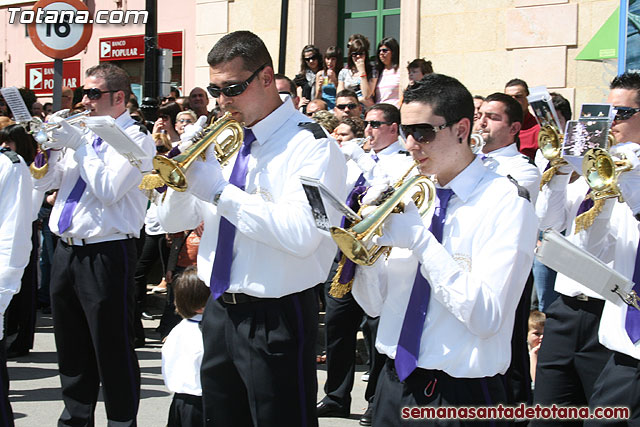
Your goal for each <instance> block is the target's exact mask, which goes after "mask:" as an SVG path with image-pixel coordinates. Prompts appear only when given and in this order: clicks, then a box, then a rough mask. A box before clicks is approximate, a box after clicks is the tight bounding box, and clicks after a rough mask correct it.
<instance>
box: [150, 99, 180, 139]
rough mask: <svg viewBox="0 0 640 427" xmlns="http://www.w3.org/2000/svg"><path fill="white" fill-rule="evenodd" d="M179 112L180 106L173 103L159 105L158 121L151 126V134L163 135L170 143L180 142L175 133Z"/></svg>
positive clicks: (178, 136)
mask: <svg viewBox="0 0 640 427" xmlns="http://www.w3.org/2000/svg"><path fill="white" fill-rule="evenodd" d="M180 111H182V110H181V108H180V105H179V104H177V103H175V102H170V103H168V104H165V105H161V106H160V108H158V119H157V120H156V122H155V124H154V125H153V133H154V134H155V133H160V134H162V135H165V136H166V138H167V139H168V141H170V142H171V143H174V142H178V141H180V135H179V134H178V132H177V131H176V119H177V116H178V113H179V112H180Z"/></svg>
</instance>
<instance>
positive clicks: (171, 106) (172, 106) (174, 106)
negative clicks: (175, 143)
mask: <svg viewBox="0 0 640 427" xmlns="http://www.w3.org/2000/svg"><path fill="white" fill-rule="evenodd" d="M180 111H182V107H181V106H180V104H178V103H177V102H169V103H168V104H165V105H161V106H160V107H158V117H160V116H161V115H166V116H169V119H170V120H171V126H175V125H176V116H177V115H178V113H179V112H180Z"/></svg>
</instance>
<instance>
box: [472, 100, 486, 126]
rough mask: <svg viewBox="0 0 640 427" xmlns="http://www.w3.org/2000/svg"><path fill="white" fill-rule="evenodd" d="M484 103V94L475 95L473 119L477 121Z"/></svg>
mask: <svg viewBox="0 0 640 427" xmlns="http://www.w3.org/2000/svg"><path fill="white" fill-rule="evenodd" d="M482 103H484V96H481V95H474V96H473V121H474V123H475V121H476V120H478V119H479V118H480V107H482Z"/></svg>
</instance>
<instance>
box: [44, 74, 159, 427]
mask: <svg viewBox="0 0 640 427" xmlns="http://www.w3.org/2000/svg"><path fill="white" fill-rule="evenodd" d="M85 76H86V78H85V82H84V91H83V95H84V96H83V98H82V104H83V106H84V107H85V108H86V109H88V110H89V111H91V115H92V116H111V117H113V118H114V119H115V123H116V125H117V126H119V127H120V128H121V129H122V130H123V131H124V132H125V133H126V134H127V135H128V136H129V137H130V138H131V139H132V140H133V141H134V142H135V143H136V144H137V145H138V146H139V147H140V148H141V149H143V150H144V151H146V152H147V153H148V154H149V158H151V157H152V156H153V154H155V147H154V142H153V139H152V138H151V135H149V134H148V133H146V129H144V128H142V127H141V126H140V125H138V124H137V123H136V122H135V121H134V120H133V119H132V118H131V116H130V115H129V112H128V111H127V109H126V104H127V100H128V99H129V94H130V93H131V84H130V80H129V76H128V75H127V73H126V72H125V71H124V70H122V69H121V68H119V67H117V66H115V65H112V64H109V63H103V64H100V65H97V66H94V67H91V68H89V69H88V70H87V71H86V75H85ZM54 121H55V122H56V123H58V124H60V126H61V127H60V128H58V129H56V130H54V131H53V135H52V141H51V144H52V145H53V146H54V148H56V149H60V150H59V151H52V152H51V153H50V157H49V168H48V172H47V174H46V175H45V176H44V178H42V179H34V180H33V182H34V186H35V187H36V188H37V189H40V190H49V189H53V188H58V189H59V190H58V197H57V198H56V202H55V204H54V206H53V209H52V211H51V217H50V220H49V227H50V228H51V231H52V232H54V233H55V234H57V235H58V236H60V237H61V238H60V241H59V243H58V245H57V247H56V251H55V254H54V259H53V263H52V264H53V265H52V270H51V309H52V314H53V325H54V333H55V339H56V348H57V350H58V364H59V370H60V380H61V383H62V398H63V401H64V406H65V408H64V411H63V412H62V415H61V416H60V418H59V420H58V424H59V425H90V424H92V423H93V420H94V414H93V412H94V410H95V406H96V403H97V399H98V392H99V388H100V384H102V395H103V397H104V402H105V406H106V412H107V419H108V420H109V423H110V424H117V425H122V426H133V425H136V414H137V411H138V404H139V399H140V370H139V367H138V359H137V357H136V353H135V351H134V330H133V324H134V323H133V320H134V309H135V298H134V293H135V285H134V271H135V266H136V257H137V253H136V245H135V242H134V238H137V237H138V236H139V233H140V229H141V228H142V225H143V223H144V217H145V210H146V206H147V200H146V198H145V196H144V195H143V193H142V192H141V191H140V190H139V189H138V184H139V183H140V181H141V179H142V173H141V169H142V170H150V169H151V161H150V160H145V161H144V162H143V163H142V165H141V166H140V169H139V168H137V167H135V166H133V165H132V164H131V163H129V161H128V160H127V159H126V158H125V157H124V156H122V155H120V154H119V153H118V152H117V151H116V150H115V149H114V148H113V147H112V146H111V145H110V144H109V141H107V140H102V138H99V137H98V136H97V135H95V134H93V133H92V132H91V131H89V130H88V129H87V130H84V131H80V130H79V128H77V127H73V126H71V125H69V124H68V123H67V122H65V121H63V120H62V119H54Z"/></svg>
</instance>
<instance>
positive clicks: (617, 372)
mask: <svg viewBox="0 0 640 427" xmlns="http://www.w3.org/2000/svg"><path fill="white" fill-rule="evenodd" d="M589 406H590V407H591V409H592V410H593V409H595V408H597V407H600V408H602V407H627V408H629V419H628V420H611V421H607V420H604V419H600V420H595V419H594V420H587V421H585V426H601V425H606V426H612V425H619V426H627V425H638V424H640V361H638V360H637V359H634V358H633V357H631V356H627V355H626V354H623V353H618V352H613V354H612V355H611V357H610V358H609V361H607V364H606V365H605V367H604V369H603V371H602V373H601V374H600V376H599V377H598V379H597V380H596V383H595V385H594V386H593V394H592V395H591V399H590V401H589Z"/></svg>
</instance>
